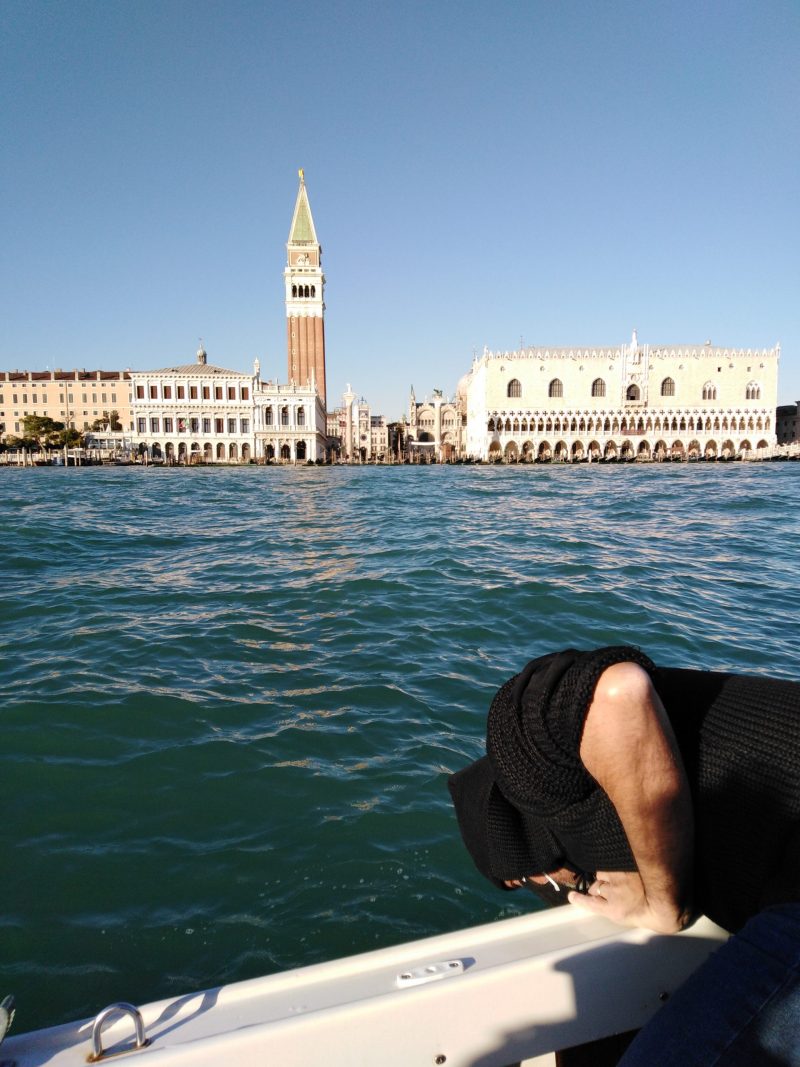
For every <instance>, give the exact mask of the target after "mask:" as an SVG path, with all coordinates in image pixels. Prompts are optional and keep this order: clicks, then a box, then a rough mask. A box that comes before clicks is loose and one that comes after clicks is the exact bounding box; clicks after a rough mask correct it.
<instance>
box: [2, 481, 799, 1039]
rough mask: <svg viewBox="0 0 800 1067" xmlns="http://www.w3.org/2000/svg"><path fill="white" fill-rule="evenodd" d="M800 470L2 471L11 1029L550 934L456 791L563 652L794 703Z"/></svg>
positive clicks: (5, 984)
mask: <svg viewBox="0 0 800 1067" xmlns="http://www.w3.org/2000/svg"><path fill="white" fill-rule="evenodd" d="M799 484H800V465H797V464H763V465H743V464H730V465H727V466H720V465H715V466H705V465H693V466H686V465H682V466H677V465H663V466H658V467H638V466H626V467H600V468H598V467H586V466H581V467H567V468H555V467H546V468H541V467H535V468H531V467H519V468H516V467H503V468H488V467H426V468H413V467H395V468H369V467H365V468H327V469H326V468H298V469H283V468H267V469H265V468H253V467H250V468H238V469H232V470H224V469H213V468H210V469H197V470H183V469H181V470H157V469H152V468H150V469H124V468H121V469H100V470H95V469H78V470H73V469H69V470H61V469H52V470H51V469H40V470H15V469H11V470H8V469H6V470H0V515H2V523H3V534H4V537H3V555H2V577H3V581H2V600H3V605H2V607H3V611H2V622H0V651H1V652H2V657H3V681H4V685H3V690H2V694H1V695H0V729H2V747H1V748H0V798H1V799H2V809H1V811H0V816H1V818H0V839H1V843H2V853H1V854H2V869H3V878H2V890H1V892H2V904H1V905H0V944H1V945H2V948H0V974H1V975H2V979H0V981H2V987H0V996H2V994H4V993H5V992H11V991H13V992H14V993H15V994H16V996H17V1001H18V1005H19V1007H18V1022H17V1027H16V1028H17V1029H19V1030H27V1029H31V1028H33V1027H36V1026H41V1025H47V1024H50V1023H55V1022H58V1021H62V1020H64V1019H67V1018H78V1017H81V1016H84V1015H90V1014H94V1013H95V1012H96V1011H97V1010H98V1009H100V1008H101V1007H103V1006H104V1005H105V1004H107V1003H109V1002H110V1001H113V1000H118V999H124V1000H130V1001H133V1002H143V1001H148V1000H153V999H156V998H159V997H162V996H168V995H171V994H175V993H178V992H188V991H190V990H194V989H200V988H205V987H208V986H212V985H216V984H219V983H221V982H230V981H234V980H237V979H241V978H247V977H252V976H254V975H258V974H264V973H267V972H270V971H274V970H278V969H282V968H286V967H292V966H296V965H299V964H305V963H311V962H317V961H319V960H323V959H328V958H332V957H334V956H338V955H343V954H348V953H353V952H358V951H362V950H365V949H369V948H373V947H378V946H381V945H385V944H390V943H393V942H397V941H400V940H405V939H407V938H414V937H421V936H425V935H428V934H433V933H438V932H442V931H445V930H450V929H454V928H457V927H459V926H463V925H470V924H474V923H478V922H484V921H488V920H491V919H494V918H497V917H500V916H503V915H509V914H515V913H516V911H517V910H520V909H523V908H527V907H529V906H531V904H532V899H531V900H528V899H525V900H518V899H517V895H516V894H509V895H508V896H506V895H505V894H499V893H497V892H496V891H495V890H493V889H492V887H491V886H490V885H489V884H488V883H483V880H482V879H481V878H480V876H479V875H478V874H477V873H475V872H474V871H473V870H472V868H471V865H470V861H469V859H468V857H467V855H466V853H465V852H464V850H463V848H462V846H461V844H460V841H459V839H458V834H457V830H456V826H455V820H454V816H453V814H452V812H451V809H450V807H449V803H448V797H447V791H446V777H447V775H448V774H449V773H450V772H451V771H453V770H455V769H457V768H459V767H461V766H463V765H464V764H465V763H466V762H467V761H469V760H470V759H472V758H474V757H476V756H477V755H478V754H479V753H480V752H481V750H482V731H483V724H484V718H485V713H486V709H487V707H488V703H489V701H490V699H491V696H492V693H493V692H494V690H495V689H496V688H497V686H498V685H500V684H501V683H502V682H503V681H504V680H505V678H506V677H507V676H508V675H509V674H511V673H514V672H515V671H516V670H517V669H519V668H520V667H521V666H522V665H523V664H524V663H525V662H526V660H527V659H528V658H530V657H531V656H534V655H539V654H541V653H543V652H545V651H549V650H550V649H552V648H555V647H560V646H566V645H570V644H571V645H576V646H578V647H591V646H592V645H596V644H602V643H607V642H618V641H627V642H632V643H635V644H639V645H641V647H642V648H643V649H644V650H645V651H646V652H648V653H649V654H650V655H651V656H652V657H653V658H654V659H656V660H657V661H659V662H662V663H666V664H672V665H680V666H697V667H705V668H727V669H734V670H744V671H759V672H766V673H770V674H775V675H779V676H784V677H797V676H798V671H797V666H796V644H797V624H798V620H800V590H799V589H798V581H797V558H798V556H797V552H798V545H799V544H800V537H799V536H798V534H799V532H800V520H799V519H798V501H799V500H800V495H799V494H798V485H799Z"/></svg>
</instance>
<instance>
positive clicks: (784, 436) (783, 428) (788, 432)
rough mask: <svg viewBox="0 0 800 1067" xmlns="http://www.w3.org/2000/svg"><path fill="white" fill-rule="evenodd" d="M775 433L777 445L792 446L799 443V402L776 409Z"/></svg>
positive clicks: (782, 405)
mask: <svg viewBox="0 0 800 1067" xmlns="http://www.w3.org/2000/svg"><path fill="white" fill-rule="evenodd" d="M775 431H776V434H777V438H778V444H779V445H792V444H796V443H797V441H800V400H798V401H796V402H795V403H794V404H781V405H780V406H779V407H778V411H777V418H776V425H775Z"/></svg>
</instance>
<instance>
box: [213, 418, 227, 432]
mask: <svg viewBox="0 0 800 1067" xmlns="http://www.w3.org/2000/svg"><path fill="white" fill-rule="evenodd" d="M214 432H215V433H225V420H224V419H214Z"/></svg>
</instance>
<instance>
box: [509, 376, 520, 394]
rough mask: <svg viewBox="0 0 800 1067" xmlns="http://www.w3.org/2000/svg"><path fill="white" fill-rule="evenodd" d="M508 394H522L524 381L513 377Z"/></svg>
mask: <svg viewBox="0 0 800 1067" xmlns="http://www.w3.org/2000/svg"><path fill="white" fill-rule="evenodd" d="M506 395H507V396H522V382H520V380H519V378H512V379H511V381H510V382H509V383H508V390H507V391H506Z"/></svg>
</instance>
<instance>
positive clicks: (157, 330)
mask: <svg viewBox="0 0 800 1067" xmlns="http://www.w3.org/2000/svg"><path fill="white" fill-rule="evenodd" d="M798 55H800V3H799V2H798V0H757V2H756V0H750V2H742V0H672V2H670V3H663V2H661V0H659V2H655V0H653V2H649V0H630V2H628V0H608V2H599V0H563V2H562V0H528V2H525V3H522V2H510V0H494V2H493V3H491V4H489V3H488V2H486V3H473V2H450V0H437V2H433V3H431V2H426V3H421V2H417V0H403V2H396V3H384V2H382V0H372V2H363V3H362V2H357V0H356V2H352V3H350V2H343V0H327V2H317V0H303V2H298V0H294V2H291V3H289V2H283V3H279V2H277V0H262V2H258V3H256V2H249V0H218V2H213V3H212V2H208V0H159V2H150V0H126V2H122V0H102V2H97V0H58V2H41V0H25V2H18V0H3V2H2V4H0V99H2V101H3V105H2V108H0V144H1V145H2V162H3V166H2V168H1V169H0V193H1V194H2V196H1V197H0V244H1V247H2V253H1V254H0V370H14V369H17V368H19V369H26V370H44V369H46V368H50V369H52V368H55V367H62V368H64V369H72V368H76V367H77V368H86V369H97V368H103V369H121V368H130V369H133V370H147V369H148V368H152V369H156V368H160V367H165V366H174V365H177V364H181V363H187V362H192V361H193V360H194V353H195V351H196V349H197V347H198V340H199V338H201V337H202V339H203V344H204V346H205V348H206V350H207V352H208V359H209V362H211V363H215V364H218V365H220V366H223V367H227V368H230V369H233V370H240V371H247V372H250V371H251V369H252V363H253V360H254V359H255V358H256V357H258V359H259V360H260V362H261V372H262V376H263V377H268V378H277V379H278V380H282V381H285V379H286V326H285V309H284V288H283V268H284V266H285V263H286V241H287V238H288V234H289V225H290V222H291V216H292V211H293V208H294V202H295V198H296V195H297V186H298V177H297V171H298V168H300V167H302V168H304V170H305V177H306V186H307V189H308V194H309V199H310V203H311V209H312V213H313V216H314V222H315V225H316V230H317V235H318V237H319V240H320V242H321V244H322V249H323V268H324V271H325V276H326V287H325V301H326V316H325V330H326V352H327V356H326V362H327V375H328V405H329V407H332V406H333V404H334V402H335V401H336V400H337V398H338V397H339V396H340V395H341V393H342V392H343V391H344V389H345V388H346V386H347V385H348V384H350V385H351V386H352V388H353V390H354V392H356V393H357V394H359V395H363V396H364V397H365V398H366V399H367V400H368V402H369V403H370V406H371V409H372V411H373V413H381V414H384V415H386V416H387V418H391V419H394V418H397V417H399V416H400V415H401V414H402V413H403V412H404V411H405V410H407V404H408V395H409V390H410V388H411V386H412V385H413V387H414V389H415V391H416V396H417V399H423V398H424V397H425V396H426V395H429V394H430V393H432V391H433V389H437V388H438V389H442V390H443V391H444V393H445V395H452V394H453V393H454V392H455V388H456V385H457V382H458V380H459V378H461V376H462V375H463V374H465V373H466V372H467V371H468V370H469V368H470V366H471V363H472V358H473V354H474V353H478V354H480V353H481V352H482V351H483V349H484V347H488V348H489V349H490V350H492V351H498V350H511V349H514V348H518V347H519V345H520V343H523V344H524V345H551V346H558V347H561V346H571V345H580V346H591V345H613V344H621V343H624V342H626V341H628V340H629V339H630V337H631V333H632V330H633V329H634V328H635V329H636V330H637V331H638V337H639V340H640V342H644V343H651V344H702V343H703V342H705V341H706V340H707V339H710V340H711V341H712V342H713V343H714V344H720V345H726V346H731V347H736V348H748V347H758V348H764V347H768V348H771V347H772V346H773V345H774V344H775V343H776V342H780V343H781V351H782V354H781V363H780V371H779V387H778V400H779V402H780V403H791V402H793V401H795V400H800V270H799V269H798V256H799V255H800V223H799V222H798V207H799V206H800V63H798V60H797V57H798Z"/></svg>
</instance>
